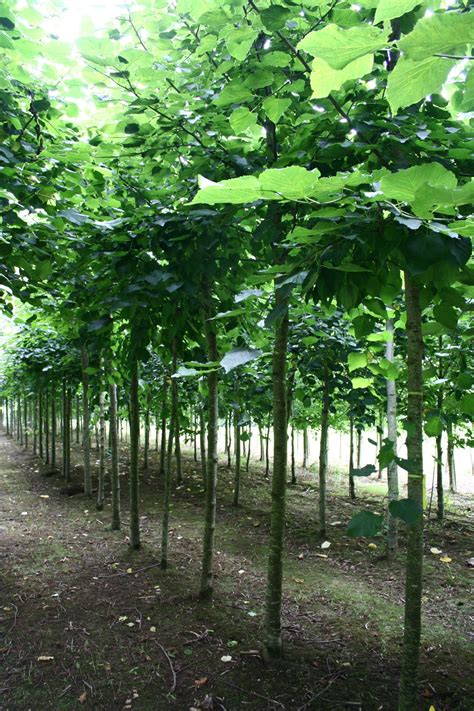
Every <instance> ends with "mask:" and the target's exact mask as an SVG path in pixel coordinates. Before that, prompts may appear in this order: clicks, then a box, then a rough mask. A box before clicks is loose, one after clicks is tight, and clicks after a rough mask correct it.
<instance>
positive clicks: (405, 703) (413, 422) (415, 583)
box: [398, 273, 424, 711]
mask: <svg viewBox="0 0 474 711" xmlns="http://www.w3.org/2000/svg"><path fill="white" fill-rule="evenodd" d="M405 302H406V312H407V390H408V396H407V398H408V399H407V453H408V459H409V461H410V462H411V466H410V472H409V476H408V497H409V498H410V499H413V500H414V501H415V502H416V503H417V504H418V506H419V507H420V510H422V509H423V491H424V481H423V376H422V363H423V337H422V333H421V307H420V292H419V288H418V286H416V285H415V284H414V283H413V281H412V278H411V276H410V275H409V274H408V273H405ZM422 571H423V516H422V515H420V516H419V517H418V519H417V521H416V522H415V523H413V524H410V525H409V526H408V538H407V559H406V582H405V625H404V635H403V650H402V670H401V677H400V695H399V706H398V708H399V711H416V709H417V708H418V664H419V654H420V635H421V597H422Z"/></svg>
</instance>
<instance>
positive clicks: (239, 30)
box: [221, 25, 258, 62]
mask: <svg viewBox="0 0 474 711" xmlns="http://www.w3.org/2000/svg"><path fill="white" fill-rule="evenodd" d="M257 35H258V30H256V29H254V28H253V27H252V26H246V25H241V26H240V27H234V26H232V25H231V26H230V28H226V30H225V32H224V33H221V36H223V37H224V39H225V43H226V47H227V49H228V50H229V54H230V55H231V56H232V57H235V59H237V60H238V61H239V62H243V60H244V59H245V57H246V56H247V54H248V52H249V49H250V47H251V46H252V44H253V42H254V40H255V39H256V37H257Z"/></svg>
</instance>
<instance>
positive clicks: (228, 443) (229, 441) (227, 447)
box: [225, 415, 232, 469]
mask: <svg viewBox="0 0 474 711" xmlns="http://www.w3.org/2000/svg"><path fill="white" fill-rule="evenodd" d="M231 446H232V438H231V436H230V418H229V415H226V418H225V451H226V453H227V469H230V468H231V466H232V457H231Z"/></svg>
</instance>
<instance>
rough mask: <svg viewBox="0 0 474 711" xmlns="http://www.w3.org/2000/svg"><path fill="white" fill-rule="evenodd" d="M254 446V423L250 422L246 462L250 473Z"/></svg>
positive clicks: (246, 468) (247, 470)
mask: <svg viewBox="0 0 474 711" xmlns="http://www.w3.org/2000/svg"><path fill="white" fill-rule="evenodd" d="M251 447H252V423H250V424H249V439H248V447H247V462H246V464H245V471H246V472H247V474H248V473H249V469H250V450H251Z"/></svg>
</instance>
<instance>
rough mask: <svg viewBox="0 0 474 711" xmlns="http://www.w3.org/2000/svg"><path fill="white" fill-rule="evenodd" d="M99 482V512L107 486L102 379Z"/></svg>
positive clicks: (101, 388)
mask: <svg viewBox="0 0 474 711" xmlns="http://www.w3.org/2000/svg"><path fill="white" fill-rule="evenodd" d="M99 388H100V391H99V481H98V483H97V504H96V506H97V511H102V510H103V508H104V486H105V437H106V435H105V395H104V388H103V386H102V378H101V381H100V383H99Z"/></svg>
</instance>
